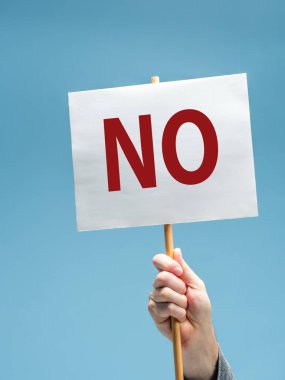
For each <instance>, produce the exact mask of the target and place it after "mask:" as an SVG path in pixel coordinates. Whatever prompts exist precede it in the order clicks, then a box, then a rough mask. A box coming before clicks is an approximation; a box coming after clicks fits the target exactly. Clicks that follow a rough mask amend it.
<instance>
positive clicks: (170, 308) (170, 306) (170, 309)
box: [167, 303, 175, 314]
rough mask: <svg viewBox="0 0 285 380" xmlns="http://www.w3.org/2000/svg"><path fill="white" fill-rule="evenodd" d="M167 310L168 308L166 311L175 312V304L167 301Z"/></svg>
mask: <svg viewBox="0 0 285 380" xmlns="http://www.w3.org/2000/svg"><path fill="white" fill-rule="evenodd" d="M167 310H168V312H169V313H170V314H173V313H174V312H175V306H174V304H173V303H169V304H168V305H167Z"/></svg>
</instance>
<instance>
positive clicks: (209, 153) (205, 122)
mask: <svg viewBox="0 0 285 380" xmlns="http://www.w3.org/2000/svg"><path fill="white" fill-rule="evenodd" d="M184 123H194V124H195V125H196V126H197V127H198V128H199V130H200V132H201V134H202V137H203V141H204V158H203V161H202V164H201V165H200V167H199V168H198V169H197V170H194V171H190V170H186V169H184V168H183V167H182V166H181V164H180V162H179V159H178V156H177V151H176V137H177V132H178V130H179V128H180V127H181V125H182V124H184ZM162 152H163V158H164V162H165V165H166V167H167V169H168V171H169V173H170V174H171V175H172V177H173V178H174V179H176V180H177V181H178V182H181V183H183V184H185V185H196V184H198V183H201V182H203V181H205V180H206V179H207V178H208V177H209V176H210V175H211V174H212V172H213V171H214V169H215V166H216V163H217V159H218V139H217V135H216V131H215V128H214V126H213V124H212V123H211V121H210V120H209V119H208V117H207V116H206V115H204V114H203V113H202V112H200V111H197V110H193V109H186V110H182V111H179V112H177V113H176V114H174V115H173V116H172V117H171V118H170V119H169V120H168V122H167V124H166V126H165V129H164V133H163V138H162Z"/></svg>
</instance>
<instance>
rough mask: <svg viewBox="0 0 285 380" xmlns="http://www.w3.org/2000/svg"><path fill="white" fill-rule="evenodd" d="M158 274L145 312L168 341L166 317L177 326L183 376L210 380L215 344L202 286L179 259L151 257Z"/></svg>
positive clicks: (177, 252)
mask: <svg viewBox="0 0 285 380" xmlns="http://www.w3.org/2000/svg"><path fill="white" fill-rule="evenodd" d="M153 264H154V265H155V267H156V268H157V269H158V270H159V273H158V274H157V276H156V278H155V281H154V283H153V291H152V292H151V293H150V296H149V304H148V309H149V312H150V314H151V316H152V318H153V320H154V322H155V324H156V326H157V327H158V329H159V331H160V332H161V333H162V334H163V335H165V336H166V337H167V338H168V339H170V340H172V332H171V322H170V317H171V316H172V317H174V318H176V319H177V320H178V321H179V322H180V331H181V343H182V357H183V369H184V376H185V378H187V379H189V380H194V379H195V380H212V379H215V376H216V367H217V361H218V352H219V349H218V344H217V341H216V338H215V333H214V328H213V324H212V318H211V302H210V299H209V297H208V294H207V291H206V287H205V284H204V283H203V281H202V280H201V279H200V278H199V277H198V276H197V275H196V273H194V272H193V270H192V269H191V268H190V267H189V266H188V265H187V263H186V262H185V261H184V260H183V258H182V253H181V251H180V249H179V248H176V249H175V250H174V259H172V258H170V257H168V256H166V255H165V254H158V255H155V256H154V258H153Z"/></svg>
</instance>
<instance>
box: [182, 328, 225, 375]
mask: <svg viewBox="0 0 285 380" xmlns="http://www.w3.org/2000/svg"><path fill="white" fill-rule="evenodd" d="M182 357H183V369H184V376H185V380H194V379H195V380H212V379H214V378H215V377H214V376H215V373H216V368H217V363H218V357H219V345H218V342H217V340H216V337H215V333H214V329H213V327H212V326H211V328H210V329H209V330H203V329H202V328H201V329H195V333H194V334H193V336H192V340H191V342H189V343H188V344H186V345H185V346H184V347H183V348H182Z"/></svg>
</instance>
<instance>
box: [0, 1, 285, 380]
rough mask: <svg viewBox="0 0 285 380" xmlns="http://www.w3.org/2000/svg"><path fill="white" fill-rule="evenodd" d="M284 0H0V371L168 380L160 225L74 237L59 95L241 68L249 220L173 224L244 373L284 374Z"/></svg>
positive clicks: (56, 378)
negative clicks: (249, 169)
mask: <svg viewBox="0 0 285 380" xmlns="http://www.w3.org/2000/svg"><path fill="white" fill-rule="evenodd" d="M284 11H285V6H284V2H282V1H276V0H274V1H271V2H265V1H253V0H251V1H248V0H247V1H245V0H242V1H236V2H231V1H228V0H227V1H225V0H224V1H200V2H199V1H198V2H197V1H189V0H188V1H177V2H173V1H168V0H167V1H166V0H164V1H149V0H147V1H140V2H134V1H130V0H120V1H115V0H112V1H101V2H98V1H94V0H92V1H91V0H82V1H81V2H79V1H63V0H61V1H55V0H50V1H39V0H37V1H19V0H17V1H10V2H4V1H3V0H2V1H1V9H0V46H1V59H0V68H1V71H0V89H1V92H0V97H1V106H0V109H1V111H0V128H1V138H0V155H1V160H0V173H1V190H0V192H1V222H0V223H1V225H0V234H1V239H0V249H1V254H0V377H1V379H5V380H15V379H17V380H18V379H21V380H38V379H41V380H46V379H49V380H51V379H53V380H75V379H76V380H77V379H78V380H79V379H86V380H88V379H90V380H91V379H111V378H113V379H115V378H116V379H137V380H142V379H144V380H145V379H165V380H167V379H173V361H172V347H171V344H170V343H169V342H168V341H167V340H166V339H165V338H164V337H162V336H160V335H159V333H158V332H157V330H156V328H155V327H154V325H153V323H152V321H151V318H150V317H149V315H148V312H147V303H148V295H149V292H150V290H151V287H152V282H153V279H154V276H155V273H156V271H155V270H154V268H153V267H152V262H151V259H152V256H153V255H154V254H155V253H157V252H160V251H163V243H164V242H163V232H162V227H160V226H157V227H145V228H132V229H122V230H110V231H99V232H86V233H78V232H77V231H76V224H75V206H74V189H73V171H72V158H71V146H70V130H69V115H68V105H67V92H68V91H78V90H87V89H95V88H102V87H114V86H122V85H132V84H140V83H148V82H149V78H150V76H151V75H159V76H160V78H161V80H162V81H168V80H179V79H189V78H196V77H205V76H213V75H223V74H231V73H240V72H247V73H248V80H249V95H250V104H251V120H252V134H253V143H254V156H255V167H256V180H257V190H258V200H259V211H260V216H259V217H258V218H253V219H241V220H230V221H219V222H208V223H194V224H193V223H192V224H180V225H176V226H175V227H174V234H175V243H176V246H180V247H181V248H182V250H183V251H184V255H185V257H186V259H187V261H188V262H189V263H190V264H191V265H192V267H193V269H194V270H195V271H196V272H197V273H198V274H199V275H200V276H201V277H202V278H203V279H204V281H205V282H206V284H207V287H208V290H209V294H210V296H211V299H212V303H213V309H214V310H213V316H214V323H215V328H216V333H217V337H218V340H219V342H220V344H221V346H222V348H223V350H224V352H225V354H226V356H227V358H228V360H229V361H230V363H231V365H232V367H233V369H234V372H235V374H236V376H237V378H238V379H240V380H247V379H248V380H252V379H259V380H262V379H264V380H265V379H271V380H274V379H278V380H280V379H284V378H285V375H284V354H285V350H284V340H285V332H284V312H285V305H284V285H285V279H284V264H285V257H284V248H285V247H284V222H283V220H284V212H285V210H284V185H285V184H284V164H283V163H284V158H285V153H284V151H285V150H284V138H285V132H284V85H285V83H284V67H285V65H284V63H285V62H284V61H285V60H284V58H285V51H284V35H285V27H284V16H285V15H284V13H285V12H284Z"/></svg>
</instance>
